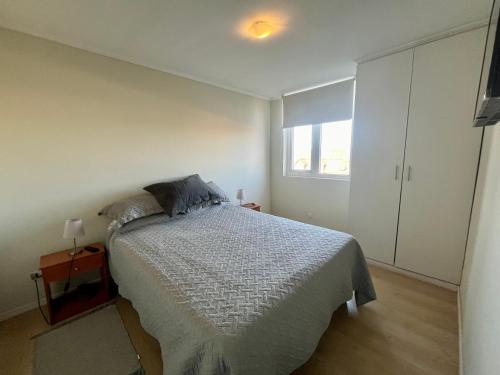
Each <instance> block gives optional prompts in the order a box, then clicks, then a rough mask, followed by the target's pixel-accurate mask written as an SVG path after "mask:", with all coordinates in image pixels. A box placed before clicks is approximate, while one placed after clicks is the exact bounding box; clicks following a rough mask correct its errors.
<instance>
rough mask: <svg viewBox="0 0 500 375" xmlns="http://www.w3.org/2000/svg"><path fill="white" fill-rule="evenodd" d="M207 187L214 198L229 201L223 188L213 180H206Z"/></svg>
mask: <svg viewBox="0 0 500 375" xmlns="http://www.w3.org/2000/svg"><path fill="white" fill-rule="evenodd" d="M207 185H208V187H209V188H210V190H211V192H212V194H213V196H215V197H216V198H215V200H216V201H219V202H230V199H229V198H228V197H227V194H226V192H225V191H224V190H222V189H221V188H220V187H219V186H218V185H217V184H216V183H215V182H213V181H209V182H207Z"/></svg>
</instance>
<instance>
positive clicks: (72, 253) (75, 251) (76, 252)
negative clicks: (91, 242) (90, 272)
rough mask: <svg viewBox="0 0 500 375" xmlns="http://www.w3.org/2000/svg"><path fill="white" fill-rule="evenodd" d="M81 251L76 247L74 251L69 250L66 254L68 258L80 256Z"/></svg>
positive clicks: (80, 248)
mask: <svg viewBox="0 0 500 375" xmlns="http://www.w3.org/2000/svg"><path fill="white" fill-rule="evenodd" d="M82 251H83V247H77V248H75V249H71V250H70V251H69V253H68V254H69V256H70V257H74V256H75V255H78V254H80V253H81V252H82Z"/></svg>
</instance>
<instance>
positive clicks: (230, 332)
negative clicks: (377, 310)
mask: <svg viewBox="0 0 500 375" xmlns="http://www.w3.org/2000/svg"><path fill="white" fill-rule="evenodd" d="M109 248H110V269H111V274H112V276H113V278H114V280H115V282H116V283H117V284H118V286H119V292H120V294H121V295H123V296H124V297H125V298H128V299H129V300H131V301H132V303H133V305H134V307H135V308H136V310H137V311H138V312H139V316H140V318H141V323H142V325H143V327H144V328H145V329H146V330H147V331H148V332H149V333H150V334H151V335H153V336H154V337H156V338H157V339H158V341H159V342H160V345H161V349H162V357H163V367H164V373H165V374H167V375H174V374H262V375H266V374H288V373H290V372H291V371H293V370H294V369H295V368H297V367H299V366H300V365H301V364H302V363H304V362H305V361H306V360H307V359H308V358H309V357H310V355H311V354H312V353H313V351H314V349H315V348H316V345H317V343H318V341H319V339H320V337H321V335H322V333H323V332H324V331H325V329H326V328H327V327H328V324H329V322H330V318H331V314H332V312H333V311H334V310H335V309H336V308H337V307H338V306H339V305H341V304H342V303H344V302H346V301H347V300H349V299H350V298H351V297H352V292H353V291H355V292H356V295H357V302H358V304H363V303H365V302H368V301H370V300H372V299H374V298H375V291H374V289H373V286H372V282H371V279H370V275H369V273H368V270H367V267H366V262H365V259H364V257H363V254H362V252H361V250H360V248H359V246H358V244H357V242H356V241H355V240H354V239H353V238H352V237H351V236H350V235H348V234H345V233H342V232H337V231H334V230H330V229H325V228H321V227H316V226H312V225H307V224H302V223H298V222H295V221H291V220H288V219H284V218H280V217H276V216H272V215H267V214H263V213H258V212H255V211H252V210H249V209H245V208H241V207H235V206H231V205H229V204H224V205H220V206H211V207H208V208H204V209H201V210H199V211H196V212H192V213H190V214H188V215H185V216H179V217H177V218H174V219H169V218H168V217H166V216H165V215H160V216H155V217H150V218H146V219H141V220H138V221H136V222H134V223H132V224H128V225H127V226H125V227H124V228H122V229H121V230H119V231H116V232H115V233H114V234H113V235H112V236H111V238H110V241H109Z"/></svg>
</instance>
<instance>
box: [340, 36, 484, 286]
mask: <svg viewBox="0 0 500 375" xmlns="http://www.w3.org/2000/svg"><path fill="white" fill-rule="evenodd" d="M485 38H486V30H485V29H484V28H482V29H476V30H473V31H468V32H465V33H462V34H458V35H454V36H451V37H448V38H445V39H440V40H438V41H434V42H431V43H428V44H424V45H420V46H418V47H416V48H412V49H408V50H405V51H403V52H399V53H395V54H392V55H389V56H385V57H382V58H379V59H376V60H371V61H368V62H364V63H361V64H359V66H358V73H357V84H356V105H355V115H354V125H353V146H352V174H351V194H350V207H349V229H350V231H351V233H352V234H353V235H354V236H355V237H356V238H357V239H358V240H359V242H360V243H361V246H362V248H363V251H364V252H365V255H366V256H367V257H368V258H371V259H374V260H377V261H380V262H384V263H387V264H391V265H395V266H397V267H400V268H402V269H406V270H409V271H413V272H416V273H419V274H423V275H426V276H429V277H433V278H436V279H439V280H443V281H447V282H450V283H454V284H459V282H460V273H461V267H462V262H463V257H464V251H465V242H466V236H467V228H468V223H469V213H470V209H471V204H472V198H473V189H474V180H475V175H476V168H477V160H478V156H479V148H480V138H481V130H480V129H477V128H473V127H472V122H473V118H474V110H475V104H476V95H477V89H478V84H479V77H480V71H481V63H482V56H483V50H484V43H485Z"/></svg>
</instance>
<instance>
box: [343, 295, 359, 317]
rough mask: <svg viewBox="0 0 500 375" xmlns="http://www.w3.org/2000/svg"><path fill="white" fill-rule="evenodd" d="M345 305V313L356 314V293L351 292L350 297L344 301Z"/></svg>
mask: <svg viewBox="0 0 500 375" xmlns="http://www.w3.org/2000/svg"><path fill="white" fill-rule="evenodd" d="M345 304H346V305H347V314H349V315H352V316H356V315H358V305H357V304H356V294H355V293H354V291H353V292H352V298H351V299H350V300H349V301H347V302H346V303H345Z"/></svg>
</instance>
